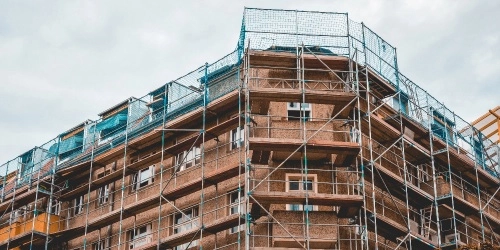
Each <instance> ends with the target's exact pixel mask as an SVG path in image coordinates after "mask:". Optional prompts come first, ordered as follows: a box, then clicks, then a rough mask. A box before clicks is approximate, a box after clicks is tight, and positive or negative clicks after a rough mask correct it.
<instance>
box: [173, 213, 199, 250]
mask: <svg viewBox="0 0 500 250" xmlns="http://www.w3.org/2000/svg"><path fill="white" fill-rule="evenodd" d="M198 225H199V224H198V207H193V208H190V209H186V210H184V211H183V212H182V213H176V214H175V215H174V234H178V233H182V232H186V231H189V230H191V229H193V228H196V227H197V226H198ZM196 245H198V241H197V240H195V241H192V242H188V243H184V244H182V245H179V246H177V247H175V249H178V250H181V249H187V248H188V246H189V247H193V246H196Z"/></svg>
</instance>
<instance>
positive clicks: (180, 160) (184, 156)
mask: <svg viewBox="0 0 500 250" xmlns="http://www.w3.org/2000/svg"><path fill="white" fill-rule="evenodd" d="M200 162H201V150H200V148H199V147H196V146H195V147H192V148H191V149H190V150H186V151H184V152H181V153H179V154H178V155H177V159H176V164H177V165H179V167H178V169H179V171H182V170H186V169H188V168H190V167H193V166H195V165H197V164H199V163H200Z"/></svg>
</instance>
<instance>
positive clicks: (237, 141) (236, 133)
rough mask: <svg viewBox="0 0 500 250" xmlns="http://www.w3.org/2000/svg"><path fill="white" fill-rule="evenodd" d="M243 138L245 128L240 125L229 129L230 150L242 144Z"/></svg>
mask: <svg viewBox="0 0 500 250" xmlns="http://www.w3.org/2000/svg"><path fill="white" fill-rule="evenodd" d="M244 140H245V129H244V128H242V127H237V128H235V129H233V130H231V150H233V149H237V148H239V147H241V146H243V142H244Z"/></svg>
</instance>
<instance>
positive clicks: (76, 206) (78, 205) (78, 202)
mask: <svg viewBox="0 0 500 250" xmlns="http://www.w3.org/2000/svg"><path fill="white" fill-rule="evenodd" d="M83 201H84V196H83V195H82V196H80V197H78V198H76V199H74V200H73V215H79V214H81V213H82V212H83Z"/></svg>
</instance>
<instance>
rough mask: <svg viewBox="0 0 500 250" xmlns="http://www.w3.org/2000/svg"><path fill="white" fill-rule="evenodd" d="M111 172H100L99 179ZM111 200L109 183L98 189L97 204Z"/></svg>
mask: <svg viewBox="0 0 500 250" xmlns="http://www.w3.org/2000/svg"><path fill="white" fill-rule="evenodd" d="M108 174H109V171H106V172H103V173H100V174H98V175H97V179H100V178H102V177H104V176H106V175H108ZM108 201H109V184H108V185H105V186H102V187H100V188H99V189H97V205H98V206H100V205H103V204H106V203H108Z"/></svg>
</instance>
